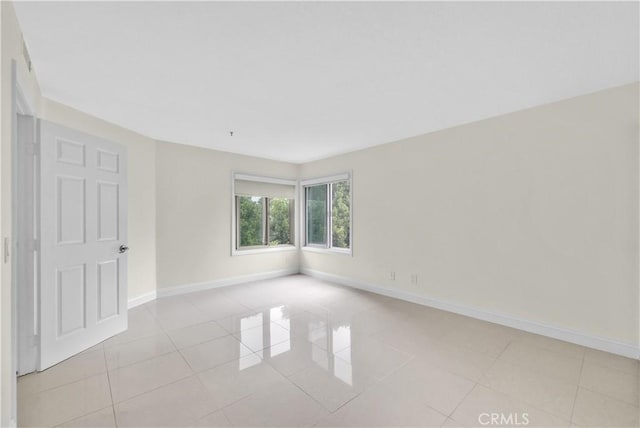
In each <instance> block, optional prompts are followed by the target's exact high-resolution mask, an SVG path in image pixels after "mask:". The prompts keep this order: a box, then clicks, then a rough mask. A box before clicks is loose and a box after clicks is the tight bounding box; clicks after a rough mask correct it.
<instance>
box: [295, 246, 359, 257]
mask: <svg viewBox="0 0 640 428" xmlns="http://www.w3.org/2000/svg"><path fill="white" fill-rule="evenodd" d="M302 251H308V252H310V253H324V254H341V255H343V256H352V255H353V251H352V250H351V248H322V247H311V246H306V247H302Z"/></svg>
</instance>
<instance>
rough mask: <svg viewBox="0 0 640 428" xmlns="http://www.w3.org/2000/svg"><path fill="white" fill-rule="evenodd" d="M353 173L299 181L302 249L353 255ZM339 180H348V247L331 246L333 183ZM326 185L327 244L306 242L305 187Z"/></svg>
mask: <svg viewBox="0 0 640 428" xmlns="http://www.w3.org/2000/svg"><path fill="white" fill-rule="evenodd" d="M352 176H353V174H352V173H351V172H347V173H342V174H335V175H331V176H326V177H319V178H313V179H308V180H301V181H300V193H299V198H298V199H299V200H300V203H299V204H298V205H299V206H300V221H299V225H300V227H299V229H300V237H301V239H302V241H301V243H300V246H301V249H302V250H303V251H309V252H316V253H333V254H343V255H349V256H353V178H352ZM341 181H347V182H349V248H339V247H334V246H333V225H332V221H333V219H332V215H331V214H332V209H333V201H332V199H333V187H332V185H333V184H334V183H338V182H341ZM318 185H327V209H326V216H327V221H326V227H327V244H326V245H322V244H313V243H309V242H308V236H307V188H308V187H313V186H318Z"/></svg>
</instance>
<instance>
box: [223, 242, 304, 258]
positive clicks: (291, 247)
mask: <svg viewBox="0 0 640 428" xmlns="http://www.w3.org/2000/svg"><path fill="white" fill-rule="evenodd" d="M297 249H298V247H296V246H295V245H279V246H277V247H259V248H247V249H239V250H233V251H232V253H231V255H232V256H248V255H251V254H263V253H281V252H284V251H296V250H297Z"/></svg>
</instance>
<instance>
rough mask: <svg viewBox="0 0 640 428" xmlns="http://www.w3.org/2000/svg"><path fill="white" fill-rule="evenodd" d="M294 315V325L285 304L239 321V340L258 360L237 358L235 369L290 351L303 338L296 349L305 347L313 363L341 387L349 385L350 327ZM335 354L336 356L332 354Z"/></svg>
mask: <svg viewBox="0 0 640 428" xmlns="http://www.w3.org/2000/svg"><path fill="white" fill-rule="evenodd" d="M297 315H298V317H297V318H296V319H295V322H292V315H291V311H289V310H288V308H287V307H286V305H281V306H276V307H273V308H270V309H268V310H265V311H262V312H259V313H256V314H252V315H248V316H246V317H243V318H241V319H240V341H241V342H242V343H243V344H244V345H246V346H247V347H249V348H250V349H251V350H253V352H252V354H255V355H257V356H259V357H260V360H259V359H257V358H241V359H240V360H239V362H238V364H239V370H244V369H247V368H249V367H252V366H254V365H256V364H259V363H260V361H261V360H264V359H268V358H275V357H277V356H281V355H284V354H286V353H288V352H290V351H292V346H293V345H292V344H293V340H294V338H300V337H304V339H305V340H304V341H303V344H302V345H300V344H299V345H298V346H306V347H308V350H309V355H310V358H311V361H312V362H313V363H314V364H316V365H317V366H318V367H321V368H322V369H323V370H325V371H327V372H329V373H331V374H332V375H333V376H335V377H336V378H337V379H339V380H340V381H342V382H344V383H345V384H347V385H353V366H352V363H353V362H352V360H351V347H352V343H351V325H350V324H349V323H348V322H341V323H340V324H339V325H332V323H330V322H328V320H326V319H325V320H323V319H322V318H321V317H319V316H313V317H303V316H300V314H299V313H298V314H297ZM307 315H308V313H307ZM294 317H295V315H294ZM243 349H244V350H243ZM338 351H340V357H337V356H336V355H335V354H336V353H337V352H338ZM247 352H248V351H247V350H246V349H245V348H244V347H241V351H240V354H241V356H246V354H247Z"/></svg>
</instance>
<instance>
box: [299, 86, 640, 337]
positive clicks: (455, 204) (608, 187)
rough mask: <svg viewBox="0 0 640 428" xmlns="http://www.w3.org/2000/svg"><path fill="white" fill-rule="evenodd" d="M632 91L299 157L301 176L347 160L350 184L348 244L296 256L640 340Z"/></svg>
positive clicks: (392, 285) (357, 275)
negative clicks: (340, 250) (334, 251)
mask: <svg viewBox="0 0 640 428" xmlns="http://www.w3.org/2000/svg"><path fill="white" fill-rule="evenodd" d="M638 95H639V85H638V84H633V85H627V86H623V87H619V88H614V89H610V90H605V91H601V92H598V93H595V94H591V95H586V96H581V97H577V98H573V99H569V100H565V101H561V102H558V103H554V104H550V105H545V106H541V107H537V108H532V109H529V110H524V111H520V112H516V113H512V114H508V115H504V116H500V117H496V118H492V119H488V120H483V121H479V122H475V123H470V124H467V125H463V126H458V127H455V128H451V129H447V130H443V131H440V132H435V133H432V134H428V135H422V136H418V137H415V138H410V139H407V140H403V141H400V142H397V143H393V144H386V145H383V146H378V147H375V148H370V149H366V150H362V151H358V152H353V153H350V154H346V155H343V156H337V157H333V158H330V159H325V160H321V161H318V162H312V163H309V164H305V165H302V167H301V177H303V178H308V177H316V176H322V175H326V174H331V173H337V172H342V171H345V170H353V189H354V190H353V192H354V194H353V205H354V207H353V209H354V225H353V248H354V254H353V257H345V256H341V255H326V254H317V253H309V252H303V254H302V256H301V264H302V267H303V268H304V269H312V270H317V271H321V272H325V273H331V274H334V275H338V276H342V277H347V278H350V279H355V280H358V281H361V282H364V283H368V284H374V285H377V286H380V287H383V288H385V289H389V290H394V289H399V290H404V291H408V292H411V293H413V294H417V295H420V296H425V297H429V298H435V299H440V300H445V301H451V302H455V303H456V304H459V305H465V306H468V307H471V308H475V309H480V310H482V311H489V312H494V313H499V314H507V315H511V316H515V317H518V318H523V319H526V320H530V321H534V322H541V323H545V324H549V325H552V326H557V327H560V328H564V329H570V330H574V331H577V332H581V333H584V334H586V335H589V336H596V337H602V338H605V339H607V340H611V341H617V342H622V343H626V344H631V345H634V346H637V345H638V320H639V319H638V300H639V296H638V268H639V266H638V118H639V110H638ZM390 271H395V272H396V280H395V281H390V280H389V273H390ZM412 273H416V274H417V275H418V284H417V285H412V284H411V283H410V277H411V274H412Z"/></svg>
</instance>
